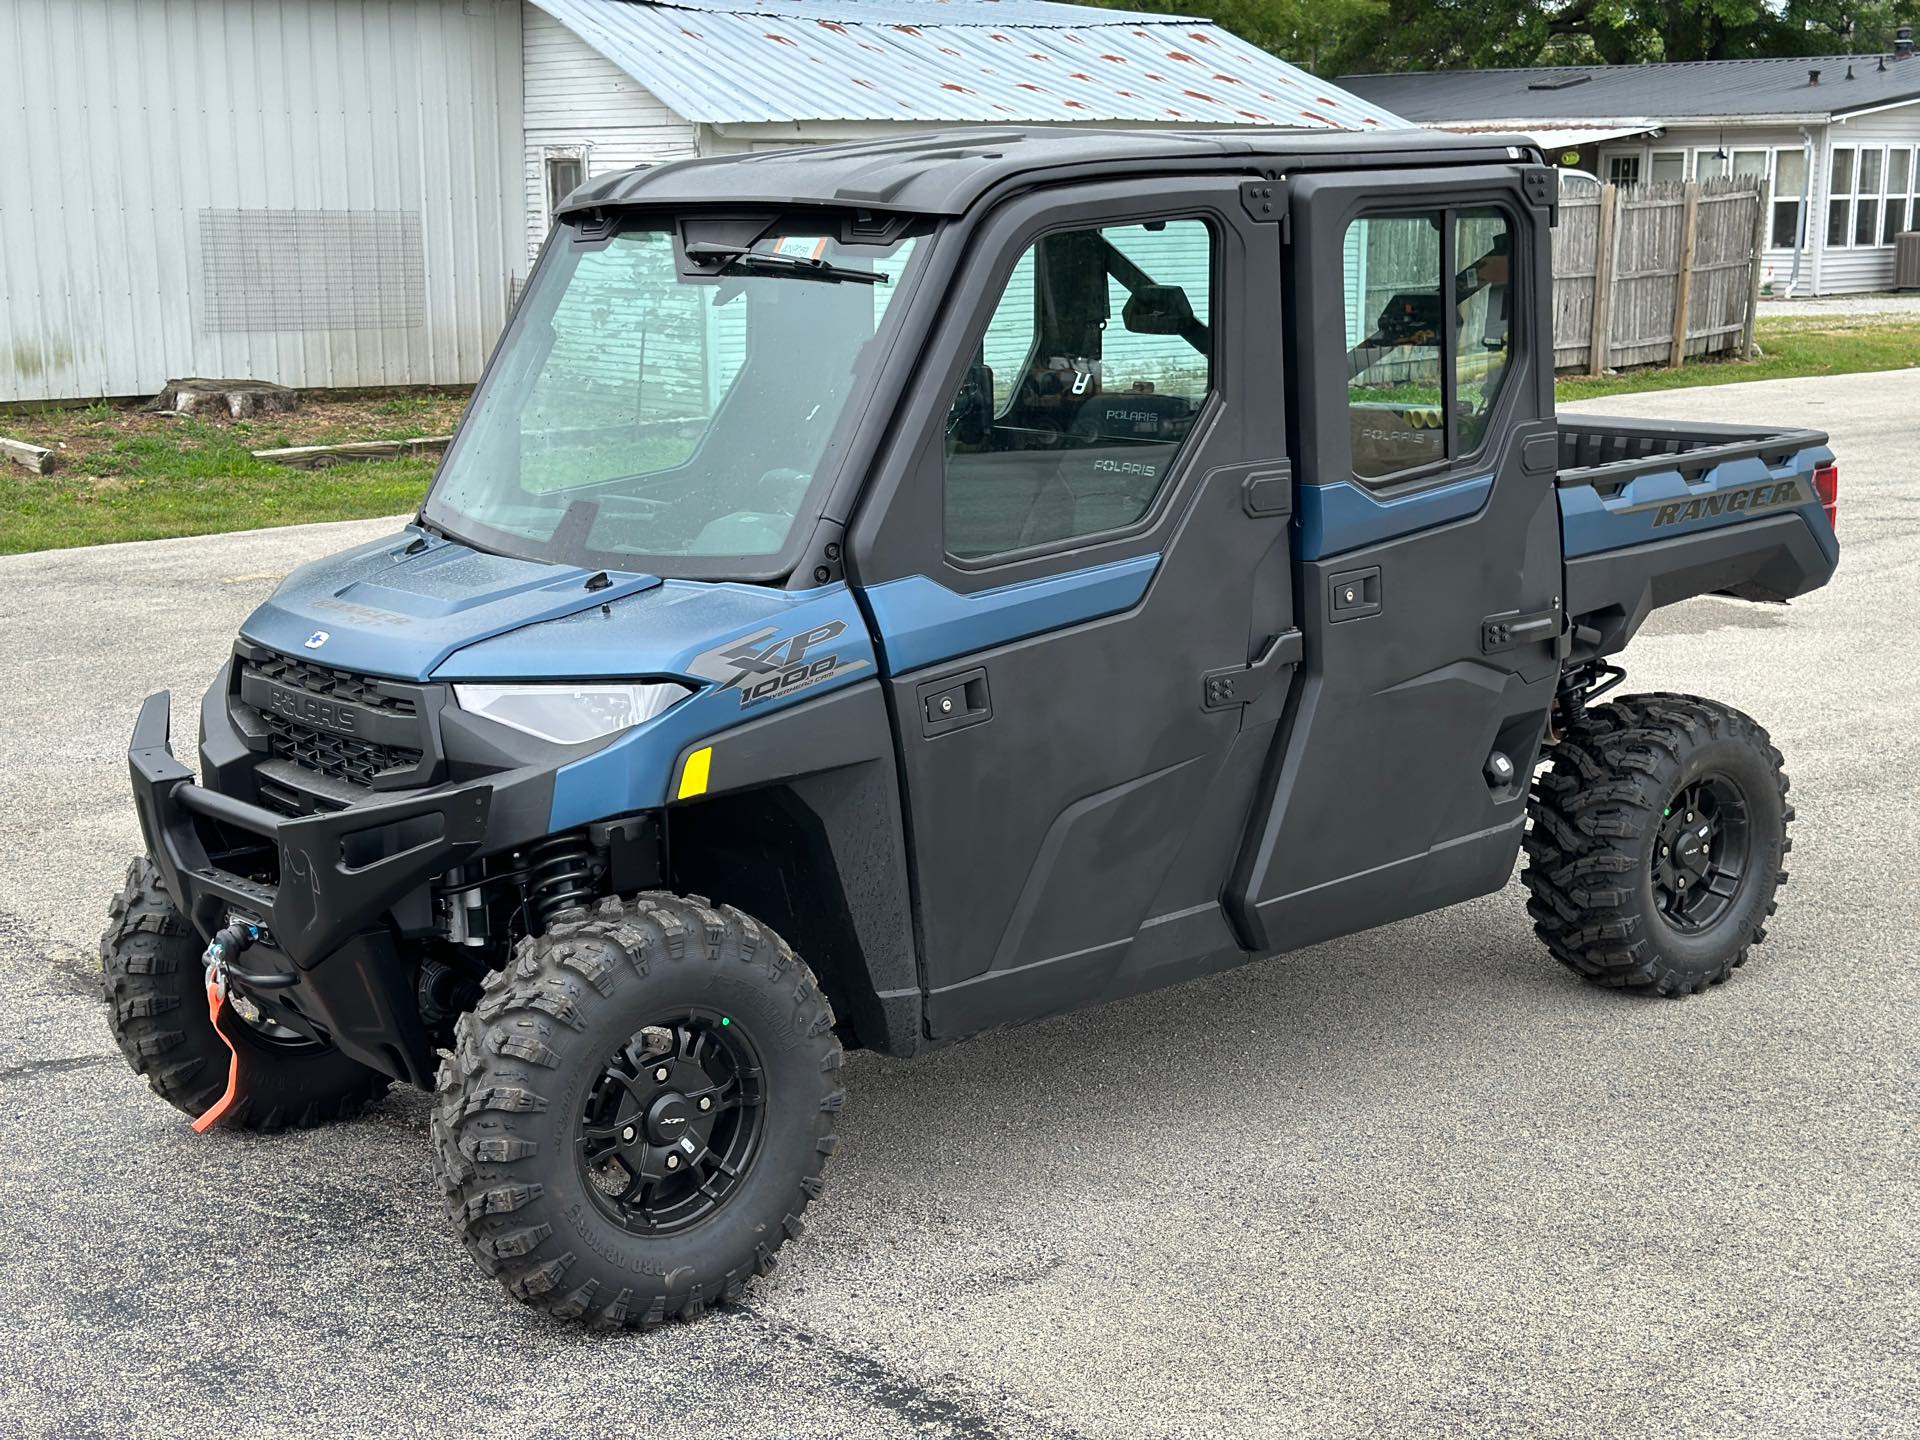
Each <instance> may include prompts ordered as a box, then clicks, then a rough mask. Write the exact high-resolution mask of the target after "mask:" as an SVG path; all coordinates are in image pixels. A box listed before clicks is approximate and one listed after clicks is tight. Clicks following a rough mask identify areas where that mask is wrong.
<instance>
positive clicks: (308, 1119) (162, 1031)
mask: <svg viewBox="0 0 1920 1440" xmlns="http://www.w3.org/2000/svg"><path fill="white" fill-rule="evenodd" d="M108 914H109V917H110V918H109V921H108V924H107V931H106V934H104V935H102V936H101V937H100V968H101V973H102V981H103V983H104V985H105V988H106V998H107V1023H108V1025H109V1026H110V1027H111V1029H112V1030H113V1039H114V1043H115V1044H117V1045H118V1046H119V1047H120V1053H121V1054H123V1055H125V1056H126V1057H127V1063H128V1064H129V1065H131V1066H132V1067H133V1069H134V1072H135V1073H136V1074H139V1075H144V1076H146V1079H147V1084H148V1086H150V1087H151V1088H152V1090H153V1093H154V1094H156V1095H158V1096H159V1097H160V1098H161V1099H162V1100H165V1101H166V1102H167V1103H168V1104H169V1105H172V1106H173V1107H175V1108H176V1109H178V1110H180V1111H182V1112H183V1113H185V1114H187V1115H192V1116H196V1117H197V1116H199V1115H202V1114H204V1113H205V1112H206V1111H207V1110H208V1108H209V1107H211V1106H212V1104H213V1102H214V1101H216V1100H218V1099H219V1098H220V1096H221V1095H222V1094H223V1093H224V1092H225V1091H226V1088H227V1065H228V1060H229V1053H230V1052H229V1051H228V1050H227V1047H226V1044H225V1042H223V1041H222V1040H221V1039H220V1036H219V1034H218V1033H217V1032H216V1031H215V1030H214V1028H213V1021H212V1020H211V1019H209V1018H208V1016H207V985H206V970H205V967H204V966H203V965H202V964H201V960H200V956H201V953H202V949H203V947H202V946H201V943H200V939H199V937H198V936H197V935H196V934H195V933H194V930H193V926H191V925H190V924H188V923H187V920H186V917H185V916H183V915H182V914H181V913H180V912H179V911H178V910H177V909H175V908H174V904H173V899H172V897H171V896H169V895H168V894H167V886H166V881H164V880H162V879H161V878H160V871H159V870H158V869H157V868H156V867H155V866H154V863H153V862H152V861H151V860H149V859H148V858H147V857H146V856H144V855H143V856H141V857H140V858H139V859H138V860H135V861H134V862H133V863H132V864H131V865H129V866H128V867H127V882H126V884H125V886H124V887H122V889H121V891H120V893H119V894H118V895H115V896H114V897H113V900H112V902H111V904H110V905H109V907H108ZM229 1028H230V1030H231V1033H232V1034H233V1036H234V1044H235V1046H236V1048H237V1049H238V1051H239V1054H240V1076H241V1090H240V1098H239V1100H238V1101H237V1102H236V1103H235V1104H234V1105H233V1107H232V1108H231V1109H229V1110H228V1111H227V1113H226V1115H225V1116H224V1117H223V1118H222V1119H221V1121H220V1124H221V1126H222V1127H223V1128H225V1129H230V1130H252V1131H255V1132H258V1133H261V1134H272V1133H274V1132H276V1131H280V1130H289V1129H292V1130H305V1129H309V1128H311V1127H313V1126H315V1125H325V1124H328V1123H329V1122H331V1121H335V1120H350V1119H352V1118H353V1117H354V1116H355V1115H358V1114H359V1113H360V1112H361V1111H362V1110H364V1109H366V1108H367V1106H369V1105H371V1104H372V1103H373V1102H374V1101H376V1100H378V1099H379V1098H380V1097H381V1096H382V1095H384V1094H386V1092H387V1085H388V1083H389V1082H388V1080H387V1077H386V1076H384V1075H382V1074H380V1073H378V1072H377V1071H374V1070H369V1069H368V1068H367V1067H366V1066H364V1065H362V1064H360V1063H359V1062H358V1061H355V1060H349V1059H348V1058H347V1057H346V1056H344V1055H342V1054H341V1053H340V1052H339V1051H338V1050H335V1049H334V1048H333V1047H332V1046H330V1045H319V1044H316V1043H314V1042H311V1041H309V1042H305V1043H302V1044H284V1043H280V1042H278V1041H275V1040H272V1039H270V1038H268V1037H267V1036H266V1035H264V1034H259V1033H257V1032H255V1031H254V1030H252V1029H251V1028H250V1027H248V1026H247V1024H246V1023H245V1022H244V1021H242V1020H241V1019H240V1018H239V1016H238V1015H235V1016H234V1019H233V1023H232V1025H231V1026H230V1027H229Z"/></svg>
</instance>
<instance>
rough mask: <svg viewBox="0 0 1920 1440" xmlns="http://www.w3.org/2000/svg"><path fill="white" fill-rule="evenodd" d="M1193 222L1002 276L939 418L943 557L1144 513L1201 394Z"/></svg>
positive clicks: (1199, 269)
mask: <svg viewBox="0 0 1920 1440" xmlns="http://www.w3.org/2000/svg"><path fill="white" fill-rule="evenodd" d="M1213 267H1214V257H1213V237H1212V232H1211V231H1210V230H1209V229H1208V227H1207V225H1206V223H1205V222H1204V221H1200V220H1165V221H1151V222H1148V223H1146V224H1141V225H1110V226H1103V227H1101V228H1100V229H1095V230H1072V231H1064V232H1060V233H1057V234H1053V235H1047V236H1044V237H1042V238H1041V239H1040V240H1038V241H1037V242H1035V244H1034V245H1033V246H1032V247H1031V248H1030V249H1029V250H1028V251H1027V252H1026V254H1025V255H1024V256H1022V258H1021V260H1020V262H1019V264H1017V265H1016V266H1015V267H1014V270H1013V274H1012V276H1011V277H1010V279H1009V281H1008V283H1007V286H1006V289H1005V291H1004V292H1003V293H1002V295H1001V297H1000V299H999V302H998V303H997V305H996V306H995V309H994V314H993V318H992V320H991V322H990V323H989V324H988V326H987V331H986V336H985V338H984V342H983V344H982V345H981V348H980V351H979V353H978V354H977V355H976V357H975V363H974V365H973V366H972V367H971V369H970V370H969V372H968V374H967V376H966V377H965V378H964V379H963V380H962V381H961V384H960V386H959V388H958V390H957V391H956V392H955V394H954V397H953V401H952V405H951V407H950V409H949V412H948V418H947V438H946V479H945V524H946V547H947V550H948V552H949V553H950V554H952V555H955V556H958V557H960V558H963V559H972V558H980V557H983V556H989V555H998V554H1003V553H1006V552H1008V551H1014V550H1025V549H1029V548H1032V547H1034V546H1038V545H1047V544H1053V543H1056V542H1059V541H1062V540H1070V539H1077V538H1080V537H1083V536H1088V535H1095V534H1099V533H1101V532H1103V531H1107V530H1113V529H1116V528H1118V527H1121V526H1124V525H1129V524H1131V523H1132V522H1134V521H1135V520H1138V519H1139V518H1140V517H1141V516H1142V515H1144V514H1145V513H1146V511H1147V509H1148V507H1149V506H1150V505H1151V504H1152V503H1153V498H1154V496H1155V495H1156V494H1157V493H1158V491H1159V489H1160V486H1161V484H1162V483H1163V482H1164V480H1165V478H1166V475H1167V472H1168V470H1169V468H1170V465H1171V462H1172V460H1173V457H1174V456H1175V454H1176V453H1177V452H1178V451H1179V448H1180V445H1181V443H1182V442H1183V441H1184V440H1185V439H1186V437H1187V435H1188V433H1189V432H1190V431H1191V430H1192V428H1193V422H1194V418H1195V417H1196V416H1197V415H1198V414H1199V412H1200V408H1201V405H1202V404H1203V403H1204V401H1205V400H1206V397H1207V395H1208V393H1209V391H1210V390H1211V389H1212V385H1213V358H1212V357H1213V339H1212V330H1211V326H1210V322H1211V301H1212V289H1213Z"/></svg>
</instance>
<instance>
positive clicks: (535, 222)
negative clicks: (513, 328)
mask: <svg viewBox="0 0 1920 1440" xmlns="http://www.w3.org/2000/svg"><path fill="white" fill-rule="evenodd" d="M523 25H524V33H525V40H524V51H525V56H526V59H525V82H524V83H525V90H524V105H525V113H526V217H527V228H526V256H527V259H528V260H529V261H531V260H532V259H533V258H534V257H536V256H537V255H538V254H539V253H540V246H541V245H542V244H543V243H545V241H546V238H547V231H548V230H549V229H550V228H551V226H552V223H553V217H552V216H551V215H549V214H548V213H547V170H546V160H547V151H548V149H549V148H560V149H563V150H571V149H578V150H580V151H583V152H584V154H585V160H586V165H585V173H586V174H588V175H590V176H591V175H604V174H606V173H608V172H609V171H613V170H626V169H629V168H631V167H632V166H635V165H657V164H659V163H660V162H661V161H664V160H682V159H687V158H690V157H691V156H693V154H694V153H695V150H694V127H693V126H692V124H690V123H689V122H687V121H685V120H682V119H681V118H680V117H679V116H678V115H676V114H674V113H673V112H672V111H671V110H669V109H667V107H666V106H665V105H663V104H662V103H661V102H660V100H659V99H658V97H656V96H655V95H654V94H653V92H652V91H650V90H648V89H646V88H645V87H644V86H643V85H641V84H640V83H639V82H638V81H637V80H635V79H633V78H632V77H631V76H629V75H628V74H627V73H626V72H625V71H623V70H621V69H620V68H619V67H618V66H617V65H615V64H614V63H613V62H612V61H611V60H608V59H606V58H604V57H603V56H601V55H599V54H598V53H596V52H595V51H594V50H592V49H591V48H590V47H589V46H588V45H587V43H586V42H585V41H584V40H582V39H581V38H580V37H579V36H577V35H575V34H574V33H573V32H572V31H571V30H568V29H567V28H566V27H565V26H563V25H562V24H561V23H560V22H559V21H558V20H555V19H554V18H553V17H552V16H551V15H548V14H547V13H546V12H545V11H542V10H538V9H536V8H535V7H533V6H532V5H528V6H526V7H525V9H524V11H523Z"/></svg>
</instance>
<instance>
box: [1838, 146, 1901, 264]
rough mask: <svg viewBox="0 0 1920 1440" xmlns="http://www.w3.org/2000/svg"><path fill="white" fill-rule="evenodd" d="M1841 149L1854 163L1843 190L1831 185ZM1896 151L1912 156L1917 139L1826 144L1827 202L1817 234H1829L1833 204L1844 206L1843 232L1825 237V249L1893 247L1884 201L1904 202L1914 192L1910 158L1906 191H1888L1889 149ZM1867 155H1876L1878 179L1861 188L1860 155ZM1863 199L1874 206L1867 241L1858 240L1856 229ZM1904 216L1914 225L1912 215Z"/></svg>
mask: <svg viewBox="0 0 1920 1440" xmlns="http://www.w3.org/2000/svg"><path fill="white" fill-rule="evenodd" d="M1843 150H1845V151H1849V152H1851V153H1852V155H1853V163H1852V167H1851V171H1850V173H1849V175H1848V188H1847V189H1845V190H1836V189H1834V188H1833V174H1834V166H1835V157H1836V156H1838V155H1839V154H1840V152H1841V151H1843ZM1895 150H1904V151H1906V152H1908V154H1909V157H1911V155H1912V154H1913V152H1914V151H1916V150H1920V141H1916V142H1913V143H1909V144H1906V145H1892V144H1884V145H1861V144H1858V143H1853V142H1849V143H1847V144H1844V145H1840V144H1835V145H1829V146H1828V147H1827V174H1826V181H1827V189H1826V204H1825V206H1824V207H1823V209H1822V210H1821V214H1820V224H1821V227H1822V228H1821V231H1820V234H1821V236H1822V238H1823V239H1824V238H1825V237H1826V235H1827V233H1828V228H1829V227H1830V226H1831V224H1832V220H1833V207H1834V206H1835V205H1836V204H1844V205H1845V206H1846V207H1847V226H1846V231H1845V233H1844V235H1843V236H1842V237H1841V238H1840V239H1839V240H1831V239H1829V240H1826V248H1827V249H1829V250H1887V249H1890V248H1892V246H1893V241H1892V240H1891V239H1889V238H1888V237H1887V201H1888V200H1889V199H1893V200H1896V201H1902V202H1906V201H1908V200H1909V199H1910V197H1911V196H1912V193H1913V192H1912V168H1913V167H1912V160H1911V158H1909V160H1908V179H1907V182H1906V183H1907V187H1908V188H1907V189H1905V190H1900V191H1894V190H1891V189H1890V188H1889V186H1888V181H1889V179H1890V178H1891V174H1890V168H1891V162H1892V154H1891V152H1892V151H1895ZM1868 155H1873V156H1877V157H1878V158H1879V164H1880V178H1879V180H1878V182H1877V183H1876V184H1875V186H1874V188H1873V189H1871V190H1863V189H1861V188H1860V172H1861V170H1862V169H1863V168H1864V167H1863V166H1862V165H1861V159H1862V157H1864V156H1868ZM1862 200H1870V201H1872V202H1873V205H1874V216H1873V235H1872V238H1871V239H1868V240H1861V239H1859V238H1858V231H1857V228H1856V227H1857V226H1858V225H1859V219H1860V202H1861V201H1862ZM1906 218H1907V225H1908V227H1909V228H1910V227H1911V226H1912V224H1913V216H1912V214H1911V213H1909V214H1908V215H1907V217H1906Z"/></svg>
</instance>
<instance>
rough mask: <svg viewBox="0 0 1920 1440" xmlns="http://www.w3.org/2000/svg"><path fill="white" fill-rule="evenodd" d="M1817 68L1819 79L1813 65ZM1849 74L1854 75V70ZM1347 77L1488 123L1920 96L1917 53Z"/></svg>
mask: <svg viewBox="0 0 1920 1440" xmlns="http://www.w3.org/2000/svg"><path fill="white" fill-rule="evenodd" d="M1814 71H1818V72H1819V75H1820V80H1819V83H1818V84H1814V83H1813V82H1812V72H1814ZM1849 76H1851V77H1852V78H1848V77H1849ZM1340 83H1341V84H1343V85H1346V86H1349V87H1351V88H1352V89H1353V90H1354V91H1356V92H1358V93H1359V94H1361V95H1367V96H1371V97H1373V98H1374V99H1375V100H1377V101H1379V102H1380V103H1381V104H1383V105H1391V106H1393V107H1394V108H1395V109H1396V110H1398V111H1399V112H1400V113H1401V114H1403V115H1408V116H1411V117H1412V118H1413V119H1415V120H1418V121H1422V122H1441V121H1483V122H1486V123H1488V124H1495V123H1504V124H1516V123H1521V122H1525V123H1534V122H1538V121H1543V120H1572V121H1585V122H1589V123H1594V124H1597V123H1600V122H1602V121H1608V122H1611V121H1613V120H1616V119H1626V118H1631V117H1641V116H1651V117H1653V118H1654V119H1655V120H1657V121H1658V122H1659V123H1661V124H1672V123H1674V122H1676V121H1679V120H1688V119H1709V120H1712V119H1728V120H1732V119H1736V118H1740V117H1749V116H1781V115H1792V116H1800V115H1805V116H1827V115H1844V114H1847V113H1849V112H1851V111H1854V110H1862V109H1869V108H1871V107H1873V106H1876V105H1887V104H1894V103H1898V102H1900V101H1903V100H1916V99H1920V60H1916V59H1907V60H1896V59H1893V58H1892V57H1884V58H1883V57H1881V56H1878V55H1852V56H1848V55H1793V56H1770V57H1767V58H1764V59H1757V60H1688V61H1677V62H1674V63H1670V64H1663V65H1562V66H1553V67H1542V68H1537V69H1523V70H1425V71H1409V72H1407V73H1405V74H1397V75H1347V76H1344V77H1342V79H1341V82H1340Z"/></svg>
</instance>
